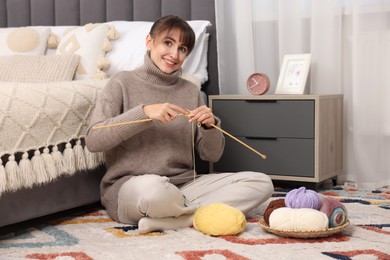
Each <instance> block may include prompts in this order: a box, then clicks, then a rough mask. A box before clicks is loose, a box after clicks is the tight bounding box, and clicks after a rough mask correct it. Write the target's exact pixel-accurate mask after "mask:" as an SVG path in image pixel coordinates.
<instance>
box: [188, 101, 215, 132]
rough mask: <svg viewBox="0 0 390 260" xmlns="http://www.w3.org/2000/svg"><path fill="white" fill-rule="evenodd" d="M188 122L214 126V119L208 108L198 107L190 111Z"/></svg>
mask: <svg viewBox="0 0 390 260" xmlns="http://www.w3.org/2000/svg"><path fill="white" fill-rule="evenodd" d="M189 122H199V123H201V124H204V125H206V127H209V126H208V124H213V125H214V124H215V118H214V114H213V112H211V109H210V108H209V107H207V106H200V107H198V108H196V109H194V110H192V111H190V115H189Z"/></svg>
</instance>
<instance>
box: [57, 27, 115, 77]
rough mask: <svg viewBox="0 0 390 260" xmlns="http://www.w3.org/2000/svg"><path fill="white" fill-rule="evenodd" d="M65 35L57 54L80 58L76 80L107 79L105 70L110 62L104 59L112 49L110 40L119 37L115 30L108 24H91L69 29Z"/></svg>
mask: <svg viewBox="0 0 390 260" xmlns="http://www.w3.org/2000/svg"><path fill="white" fill-rule="evenodd" d="M63 34H64V35H63V36H62V37H61V39H60V43H59V45H58V48H57V51H56V54H77V55H79V56H80V64H79V66H78V68H77V71H76V77H75V78H76V80H80V79H104V78H106V74H105V73H104V72H103V70H106V69H107V68H108V67H109V62H108V61H107V60H106V59H105V58H104V57H105V55H106V53H107V52H109V51H111V49H112V46H111V43H110V40H113V39H116V38H117V37H118V35H117V34H116V31H115V28H113V26H112V25H111V24H108V23H90V24H87V25H85V26H81V27H80V26H79V27H68V28H67V29H66V30H65V31H64V32H63Z"/></svg>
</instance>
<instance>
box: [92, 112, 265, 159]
mask: <svg viewBox="0 0 390 260" xmlns="http://www.w3.org/2000/svg"><path fill="white" fill-rule="evenodd" d="M188 111H189V110H188ZM189 112H190V111H189ZM179 116H186V117H189V116H190V114H187V115H185V114H179ZM152 120H153V119H151V118H146V119H140V120H134V121H128V122H122V123H117V124H111V125H101V126H95V127H92V130H96V129H101V128H109V127H115V126H121V125H129V124H137V123H142V122H148V121H152ZM208 125H210V126H212V127H214V128H215V129H217V130H219V131H221V132H222V133H224V134H225V135H227V136H229V137H230V138H232V139H233V140H235V141H237V142H239V143H240V144H242V145H243V146H245V147H246V148H248V149H249V150H251V151H252V152H254V153H255V154H257V155H259V156H260V157H261V158H263V159H266V158H267V156H265V155H264V154H262V153H260V152H258V151H256V150H255V149H254V148H252V147H251V146H249V145H247V144H246V143H244V142H243V141H241V140H239V139H237V138H236V137H234V136H233V135H231V134H229V133H228V132H226V131H225V130H223V129H222V128H220V127H218V126H216V125H214V124H208Z"/></svg>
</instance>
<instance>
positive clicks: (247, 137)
mask: <svg viewBox="0 0 390 260" xmlns="http://www.w3.org/2000/svg"><path fill="white" fill-rule="evenodd" d="M245 138H246V139H253V140H270V141H275V140H278V138H276V137H252V136H245Z"/></svg>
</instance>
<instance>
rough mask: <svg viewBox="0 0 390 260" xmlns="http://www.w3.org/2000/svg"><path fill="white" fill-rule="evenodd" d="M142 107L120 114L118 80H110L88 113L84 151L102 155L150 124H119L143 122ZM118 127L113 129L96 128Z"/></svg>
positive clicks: (120, 88)
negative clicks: (89, 117)
mask: <svg viewBox="0 0 390 260" xmlns="http://www.w3.org/2000/svg"><path fill="white" fill-rule="evenodd" d="M146 118H147V116H146V115H145V113H144V111H143V105H138V106H136V107H133V108H131V109H129V110H127V111H123V91H122V84H121V81H119V80H116V79H115V78H113V79H112V80H110V81H109V82H108V83H107V85H106V87H105V88H104V90H103V93H102V94H101V96H100V98H99V100H98V101H97V103H96V106H95V109H94V111H93V113H92V117H91V121H90V126H89V128H88V131H87V135H86V138H85V142H86V145H87V147H88V150H90V151H91V152H103V151H107V150H110V149H112V148H114V147H115V146H117V145H119V144H120V143H122V142H123V141H125V140H127V139H129V138H131V137H132V136H134V135H135V134H137V133H139V132H141V131H143V130H144V129H147V128H149V127H150V126H151V125H152V124H153V123H152V122H145V123H142V124H123V125H120V124H121V123H125V122H128V121H134V120H140V119H146ZM113 124H119V125H117V126H113V127H104V128H97V129H95V128H96V127H99V126H106V125H113Z"/></svg>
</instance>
